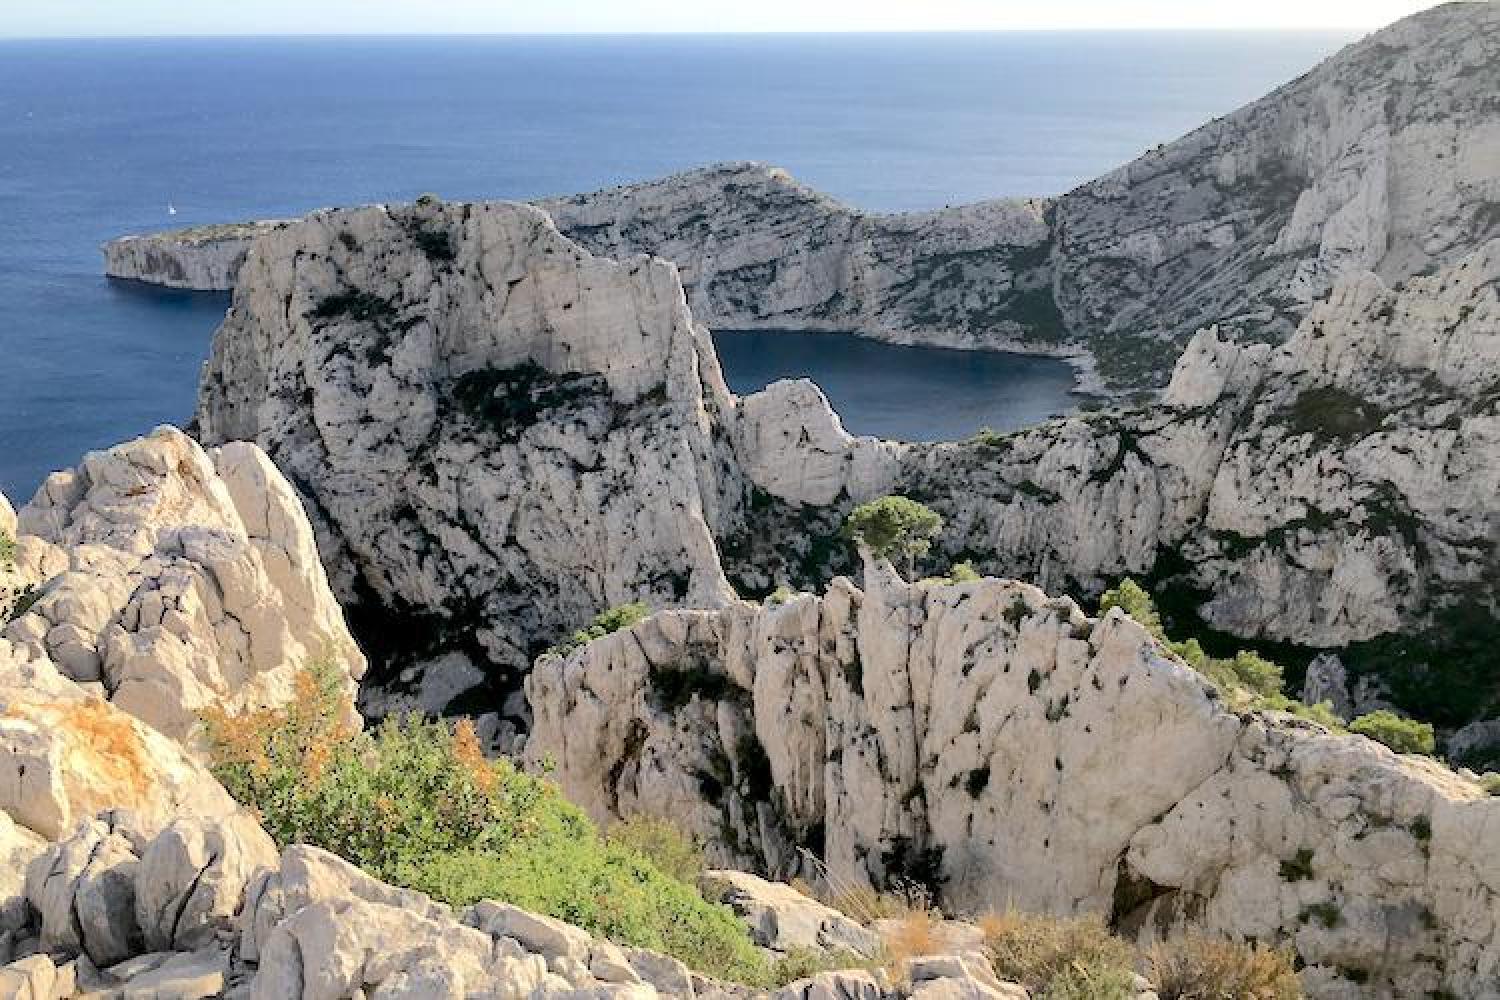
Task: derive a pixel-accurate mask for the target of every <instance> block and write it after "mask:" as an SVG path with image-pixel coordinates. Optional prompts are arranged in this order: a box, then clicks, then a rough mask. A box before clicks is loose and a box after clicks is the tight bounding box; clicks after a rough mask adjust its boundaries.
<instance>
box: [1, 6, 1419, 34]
mask: <svg viewBox="0 0 1500 1000" xmlns="http://www.w3.org/2000/svg"><path fill="white" fill-rule="evenodd" d="M1427 6H1430V4H1429V3H1422V2H1417V3H1413V2H1409V0H0V36H3V37H12V38H17V37H19V38H26V37H37V36H62V37H76V36H112V35H246V34H249V35H279V34H428V33H434V34H448V33H454V34H474V33H531V32H643V33H645V32H712V31H726V32H727V31H734V32H756V31H764V32H776V31H977V30H1015V29H1121V28H1127V29H1128V28H1141V29H1153V28H1154V29H1163V28H1260V29H1307V28H1344V29H1349V28H1354V29H1373V28H1378V27H1380V26H1381V25H1384V24H1387V23H1389V22H1391V21H1394V20H1397V19H1398V18H1401V17H1405V16H1406V15H1407V14H1411V13H1414V12H1415V11H1418V10H1421V9H1422V8H1424V7H1427Z"/></svg>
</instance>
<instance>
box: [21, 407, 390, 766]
mask: <svg viewBox="0 0 1500 1000" xmlns="http://www.w3.org/2000/svg"><path fill="white" fill-rule="evenodd" d="M18 530H19V542H18V545H17V566H18V568H19V572H20V573H21V575H22V576H23V577H25V578H26V580H27V584H26V585H27V586H29V587H30V588H32V589H31V592H30V593H29V594H28V595H27V598H26V601H27V609H26V612H25V613H24V614H21V615H19V616H17V617H15V618H14V619H13V620H11V621H10V623H9V624H8V625H6V626H5V628H4V631H3V633H0V634H3V635H4V637H5V639H6V640H8V643H9V645H10V646H11V647H13V648H14V650H15V652H14V654H13V655H14V656H16V657H18V658H19V659H20V660H21V661H22V662H25V661H28V660H30V661H36V662H39V663H46V664H55V665H56V667H57V669H58V670H59V671H60V672H61V673H62V674H63V675H65V676H66V677H67V678H69V679H71V680H72V681H76V682H77V683H79V684H81V685H85V686H86V687H88V688H90V689H91V690H92V691H93V693H94V694H96V695H98V696H100V697H104V698H107V699H108V700H109V701H110V702H111V703H112V704H113V705H114V706H115V707H117V708H121V709H124V710H125V711H127V712H130V713H131V714H133V715H135V716H136V717H137V718H140V719H142V720H143V721H145V722H147V723H148V724H150V726H151V727H153V728H154V729H155V730H156V731H158V732H160V733H162V734H164V735H165V736H167V737H170V738H172V739H174V740H179V741H185V740H187V739H188V737H189V735H190V733H191V732H192V731H193V729H194V727H195V726H196V725H197V722H198V716H199V713H200V712H201V711H202V710H203V709H205V708H209V707H214V708H220V709H225V710H228V711H241V710H245V709H249V708H259V707H263V706H266V705H273V704H281V703H284V702H286V701H288V700H289V699H290V698H292V697H293V682H294V680H295V678H296V677H297V675H298V674H299V673H300V672H301V671H302V670H303V669H304V668H305V667H307V666H308V665H310V664H311V663H314V662H324V663H327V664H328V665H330V667H332V668H333V669H336V670H338V671H340V672H342V673H343V674H344V675H345V676H346V677H347V681H346V683H347V685H348V688H349V690H350V691H351V695H352V691H353V687H354V682H355V681H356V680H357V679H358V678H359V677H360V675H361V674H362V673H363V672H364V658H363V656H362V655H361V654H360V652H359V649H358V648H357V647H356V646H355V644H354V641H353V639H352V638H350V636H349V631H348V629H347V627H346V626H345V624H344V617H343V613H342V612H341V611H340V609H339V607H338V604H337V603H336V602H335V601H334V598H333V594H332V593H331V592H330V590H329V587H328V582H327V579H326V577H325V575H324V573H323V567H322V564H321V562H320V561H319V559H318V553H317V548H316V546H315V544H314V541H313V535H312V530H311V528H310V527H309V525H308V522H307V519H306V517H305V515H304V514H303V511H302V505H301V503H300V502H299V501H298V499H297V497H296V494H295V493H293V491H292V489H291V488H290V486H289V485H288V484H287V482H286V480H285V479H284V478H283V477H282V476H281V474H280V473H278V472H277V471H276V469H275V467H274V466H272V465H271V463H270V461H269V459H267V457H266V455H265V453H264V452H262V451H261V450H260V449H259V448H257V447H255V446H254V445H251V444H229V445H227V446H225V447H224V448H221V449H217V450H215V451H213V452H211V453H210V452H205V451H204V450H203V449H202V448H200V447H199V446H198V445H197V444H196V443H194V442H193V441H192V440H191V439H190V438H188V437H187V436H186V435H184V434H182V433H181V432H180V431H176V430H173V429H171V428H162V429H160V430H158V431H156V432H155V433H153V434H152V435H150V436H149V437H146V438H141V439H138V440H136V441H132V442H129V443H126V444H123V445H120V446H118V447H115V448H112V449H110V450H109V451H105V452H95V453H92V454H90V455H89V456H87V457H86V458H85V459H84V461H83V463H82V464H81V465H80V466H79V467H78V468H77V469H76V470H72V471H67V472H59V473H55V474H53V475H52V476H51V477H49V478H48V480H47V481H46V483H45V484H44V485H43V486H42V487H41V489H40V490H38V492H37V495H36V497H35V498H34V499H33V500H32V502H31V503H30V504H28V505H27V506H26V507H25V508H23V509H22V511H21V513H20V516H19V521H18ZM38 669H42V668H38ZM351 700H352V699H351Z"/></svg>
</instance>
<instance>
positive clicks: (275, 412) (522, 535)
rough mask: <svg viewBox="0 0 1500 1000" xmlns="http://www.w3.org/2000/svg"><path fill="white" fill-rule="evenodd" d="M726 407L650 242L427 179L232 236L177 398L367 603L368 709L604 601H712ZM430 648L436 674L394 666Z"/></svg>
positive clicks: (526, 641) (514, 650)
mask: <svg viewBox="0 0 1500 1000" xmlns="http://www.w3.org/2000/svg"><path fill="white" fill-rule="evenodd" d="M730 411H731V402H730V397H729V394H728V391H727V390H726V389H725V388H724V384H723V380H722V378H721V376H720V375H719V372H718V363H717V361H716V359H715V357H714V354H713V349H712V346H711V344H710V341H709V339H708V335H707V332H706V331H704V330H703V329H702V328H701V327H698V326H695V325H694V323H693V321H692V317H691V315H690V314H689V313H688V310H687V308H686V304H685V302H684V300H683V295H682V286H681V285H680V284H679V283H678V281H677V277H676V273H675V271H674V269H673V268H672V266H671V265H669V264H667V263H665V262H662V261H658V260H650V259H646V258H635V259H631V260H625V261H613V260H605V259H602V258H597V257H593V256H591V255H590V254H588V253H587V252H586V251H583V250H581V249H579V248H578V247H577V246H576V245H574V244H572V243H571V242H569V241H568V240H567V239H565V238H564V237H562V236H561V235H560V234H559V233H558V232H557V230H556V228H555V227H554V226H553V225H552V223H551V221H550V220H549V219H548V218H547V216H546V215H544V214H543V213H542V212H540V211H538V210H536V209H534V208H528V207H525V206H521V205H513V204H503V203H496V204H490V205H460V204H442V203H438V202H435V201H426V202H419V203H417V204H416V205H415V206H407V207H389V208H384V207H372V208H365V209H359V210H354V211H340V212H328V213H322V214H319V215H316V216H313V217H311V218H309V219H307V220H305V221H303V222H300V223H297V224H294V225H292V226H289V227H287V228H285V229H282V230H279V231H277V232H275V233H272V234H270V235H269V236H266V237H263V238H262V239H260V240H259V241H257V243H256V244H255V246H254V248H253V249H252V250H251V253H250V257H249V259H248V260H247V261H246V264H245V266H244V269H243V271H242V278H241V281H240V284H239V287H238V288H237V290H236V294H235V300H234V306H233V308H232V309H231V310H230V313H229V316H228V318H227V319H226V321H225V324H224V326H223V327H222V328H221V329H220V331H219V333H218V336H217V337H216V339H215V341H214V347H213V352H212V356H211V358H210V360H209V363H208V365H207V368H206V371H205V375H204V379H203V384H202V391H201V396H200V403H199V409H198V418H197V420H198V428H199V432H200V434H201V436H202V437H203V439H204V440H205V441H208V442H213V443H219V442H226V441H232V440H236V439H247V440H255V441H257V442H258V443H259V444H260V445H261V446H262V447H264V448H265V449H266V450H267V452H268V453H269V454H270V455H271V456H272V458H273V459H274V460H275V461H276V462H277V464H278V466H279V467H280V468H281V469H282V470H283V471H284V472H285V473H286V474H287V475H288V476H289V477H290V478H291V479H292V481H293V482H294V483H296V484H297V486H298V488H299V489H300V490H301V491H302V492H303V493H304V495H305V496H306V497H307V498H308V499H309V500H310V501H311V512H312V514H313V517H314V521H315V523H316V525H317V527H318V531H319V548H320V550H321V551H322V553H323V557H324V559H325V561H326V562H327V564H328V565H329V567H330V569H331V572H332V574H333V579H334V584H335V586H336V588H337V589H338V590H339V592H340V594H341V596H342V597H343V598H344V599H345V600H346V601H347V602H350V603H351V604H353V605H355V606H354V607H353V609H352V612H351V613H352V614H353V615H354V616H355V617H356V619H357V620H358V619H359V618H360V616H361V615H364V614H366V613H368V614H369V615H371V616H373V617H372V619H371V620H372V621H373V622H375V623H377V624H376V625H375V627H372V628H371V629H369V630H367V631H366V632H365V633H364V634H365V637H366V638H367V639H368V640H369V641H370V642H371V643H372V644H373V645H372V646H371V648H370V651H371V652H372V654H374V655H375V656H376V657H377V661H378V662H380V663H381V664H383V665H384V667H385V668H386V672H385V673H384V674H383V675H382V676H381V677H380V678H378V680H379V681H380V684H379V687H380V688H381V689H382V690H383V691H385V696H384V698H385V699H386V700H382V701H371V702H369V703H368V704H367V709H368V710H370V711H373V712H376V713H377V714H378V713H380V712H383V711H386V710H388V709H389V708H391V707H394V705H395V704H396V703H395V702H392V701H390V700H389V699H390V698H394V697H396V696H398V695H400V696H402V697H403V698H406V699H408V701H405V702H402V703H403V704H406V703H410V701H412V700H414V701H415V702H416V703H417V704H419V705H421V706H422V707H424V708H426V709H427V710H429V711H438V710H443V709H445V708H447V707H448V705H449V703H450V702H451V701H452V699H453V698H454V697H456V696H457V695H460V694H462V693H463V692H464V691H465V690H466V689H470V688H475V687H476V686H483V685H484V684H485V683H488V684H489V685H490V691H491V695H492V697H491V698H490V701H491V703H492V704H495V705H498V703H499V701H500V699H501V698H503V695H504V693H505V691H506V690H509V689H511V688H513V687H514V685H515V681H514V678H513V677H511V678H507V677H506V676H505V673H504V670H505V669H506V668H509V669H511V670H519V669H524V667H525V666H526V665H528V664H529V662H530V660H531V658H532V657H533V656H534V655H535V654H536V653H538V652H540V650H541V648H543V647H544V646H545V645H546V644H547V643H548V642H550V641H552V640H553V639H554V638H555V637H556V636H558V635H559V634H561V633H563V632H565V631H566V630H569V629H571V628H574V627H577V626H578V625H579V624H580V623H582V622H586V621H587V620H588V619H589V618H590V617H592V616H593V615H594V614H595V613H596V612H597V611H599V610H600V609H601V608H603V607H607V606H610V605H614V604H620V603H623V602H625V601H629V600H636V599H646V600H650V601H652V602H653V603H689V604H694V605H698V606H712V605H714V604H717V603H722V602H723V601H725V600H727V599H728V598H729V597H730V590H729V586H728V584H727V582H726V580H725V578H724V575H723V572H722V570H721V569H720V566H719V561H718V557H717V553H716V550H715V545H714V531H715V529H718V528H720V527H722V526H723V525H725V524H726V523H728V522H729V521H730V520H732V518H733V517H734V512H735V509H736V507H737V505H738V503H739V492H738V491H731V490H728V489H727V488H726V486H725V482H724V481H725V479H726V477H728V478H731V479H732V475H731V473H732V469H728V468H727V467H726V464H725V462H724V461H723V460H722V458H721V457H720V452H721V451H722V447H721V441H722V439H723V438H724V436H725V434H726V425H725V421H726V419H727V415H728V414H729V413H730ZM393 622H400V623H401V625H399V626H398V627H392V623H393ZM436 658H443V659H444V661H445V664H446V666H445V670H444V673H445V674H446V675H447V676H449V677H452V678H457V679H456V680H455V681H453V682H451V683H443V684H437V685H436V686H435V687H434V686H433V675H432V674H431V673H428V674H426V675H425V677H424V674H423V672H422V671H408V672H405V673H404V674H402V673H401V671H402V670H403V668H405V667H406V666H409V665H411V664H413V663H421V662H429V661H431V660H433V659H436ZM486 678H488V680H486Z"/></svg>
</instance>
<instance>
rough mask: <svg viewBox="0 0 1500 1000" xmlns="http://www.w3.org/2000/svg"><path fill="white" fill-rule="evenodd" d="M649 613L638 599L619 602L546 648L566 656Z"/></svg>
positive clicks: (644, 617) (648, 609)
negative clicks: (584, 625)
mask: <svg viewBox="0 0 1500 1000" xmlns="http://www.w3.org/2000/svg"><path fill="white" fill-rule="evenodd" d="M650 614H651V609H650V608H648V607H646V605H645V604H643V603H642V602H640V601H635V602H633V603H631V604H621V605H619V606H618V607H613V608H610V609H608V610H607V611H601V612H600V613H599V614H597V615H595V616H594V620H593V621H592V622H590V623H589V625H588V626H587V627H586V628H581V629H579V630H578V631H577V632H574V633H573V634H572V635H571V636H569V637H568V638H566V639H564V640H563V641H562V642H560V643H558V644H557V645H555V646H553V647H551V648H550V649H548V650H547V652H548V653H555V654H556V655H558V656H567V655H568V654H569V653H571V652H573V650H575V649H577V648H578V647H579V646H586V645H588V644H589V643H591V642H593V641H594V640H595V639H602V638H604V637H605V636H607V635H609V634H610V633H611V632H618V631H620V629H622V628H629V627H630V626H632V625H635V624H638V623H640V622H642V621H644V620H645V619H646V617H647V616H648V615H650Z"/></svg>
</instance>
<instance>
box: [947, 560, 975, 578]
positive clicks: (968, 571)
mask: <svg viewBox="0 0 1500 1000" xmlns="http://www.w3.org/2000/svg"><path fill="white" fill-rule="evenodd" d="M948 579H950V580H952V581H953V582H954V583H973V582H974V581H976V580H979V579H980V576H979V571H978V570H976V569H975V568H974V564H973V563H971V562H969V561H968V560H967V559H965V560H964V561H963V562H956V563H954V564H953V566H952V567H951V568H950V569H949V570H948Z"/></svg>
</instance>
